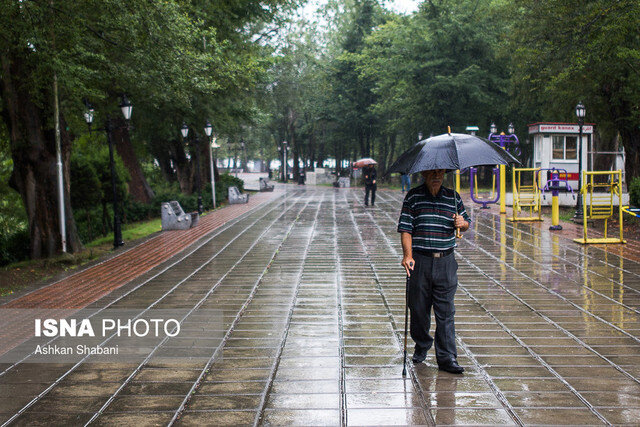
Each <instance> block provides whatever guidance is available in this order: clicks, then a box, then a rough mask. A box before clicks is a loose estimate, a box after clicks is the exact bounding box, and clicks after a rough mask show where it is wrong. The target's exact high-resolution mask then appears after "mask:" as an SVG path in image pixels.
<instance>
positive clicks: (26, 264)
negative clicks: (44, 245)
mask: <svg viewBox="0 0 640 427" xmlns="http://www.w3.org/2000/svg"><path fill="white" fill-rule="evenodd" d="M161 228H162V226H161V220H160V218H156V219H152V220H149V221H141V222H136V223H133V224H126V225H124V226H123V228H122V239H123V240H124V241H125V242H133V241H135V240H138V239H141V238H144V237H147V236H149V235H151V234H153V233H156V232H158V231H160V230H161ZM112 249H113V233H109V234H108V235H107V236H104V237H100V238H98V239H95V240H93V241H91V242H89V243H86V244H85V249H84V250H83V251H82V252H79V253H75V254H61V255H58V256H56V257H52V258H47V259H36V260H26V261H20V262H16V263H13V264H9V265H7V266H4V267H2V268H0V283H2V286H0V297H2V296H7V295H11V294H13V293H15V292H17V291H19V290H21V289H23V288H24V287H26V286H28V285H30V284H34V283H38V282H42V281H47V280H49V279H51V278H52V277H53V276H55V275H58V274H60V273H64V272H67V271H73V270H75V269H77V268H78V267H80V266H83V265H85V264H87V263H89V262H91V261H93V260H95V259H97V258H99V257H101V256H103V255H106V254H108V253H109V252H111V251H112Z"/></svg>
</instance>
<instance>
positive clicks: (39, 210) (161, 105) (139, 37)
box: [0, 0, 292, 258]
mask: <svg viewBox="0 0 640 427" xmlns="http://www.w3.org/2000/svg"><path fill="white" fill-rule="evenodd" d="M290 4H292V2H291V1H290V0H264V1H259V0H251V1H241V2H240V1H225V2H213V3H212V2H201V1H193V2H187V3H185V2H179V1H177V0H168V1H163V2H148V1H144V0H126V1H125V0H113V1H109V2H102V1H97V0H85V1H80V2H76V1H70V0H49V1H42V0H34V1H28V2H13V1H11V2H10V1H6V2H3V5H2V10H3V13H2V14H1V15H0V98H1V100H2V107H3V108H2V111H1V113H0V114H1V117H2V120H3V121H4V123H5V125H6V127H7V128H8V131H9V135H10V141H11V144H10V148H11V155H12V159H13V165H14V169H13V173H12V176H11V180H10V182H11V186H12V188H14V189H16V190H17V191H18V192H19V193H20V195H21V198H22V200H23V202H24V205H25V209H26V211H27V217H28V221H29V230H30V242H31V249H30V255H31V257H32V258H39V257H43V256H51V255H53V254H54V253H56V252H57V251H58V250H59V248H60V242H61V236H60V235H59V230H58V222H59V221H58V218H57V215H58V211H57V209H56V208H55V206H56V199H57V191H56V182H57V179H56V175H55V170H56V156H55V152H56V150H55V147H56V143H55V141H56V138H55V131H54V129H55V122H56V121H55V119H54V111H55V108H54V107H55V106H54V104H55V103H54V100H55V99H59V100H60V102H59V107H60V111H61V114H60V123H61V152H62V161H63V165H64V182H65V188H64V200H65V204H66V209H65V211H66V218H65V222H66V225H67V227H66V229H67V236H66V237H67V239H66V240H67V242H68V245H69V250H70V251H71V252H75V251H78V250H79V249H80V248H81V243H80V240H79V238H78V235H77V231H76V228H75V222H74V219H73V214H72V209H71V205H70V203H69V193H70V189H69V183H70V179H69V178H70V176H69V159H70V153H71V145H72V140H73V137H74V134H75V133H79V132H83V131H84V128H85V125H84V123H82V121H81V119H79V117H80V116H81V113H82V109H83V107H82V104H81V103H80V100H81V99H82V98H88V99H89V100H90V101H91V102H92V103H93V104H94V105H95V107H96V112H97V114H98V115H99V117H97V122H98V123H99V125H102V124H103V123H104V122H105V121H106V116H107V114H110V115H111V117H112V118H115V117H117V116H118V114H119V112H118V108H117V105H116V104H117V98H118V97H119V96H120V95H121V94H123V93H127V94H128V95H129V97H130V98H131V99H132V101H133V102H134V103H135V112H134V117H136V116H139V117H141V118H143V119H142V120H140V121H137V122H136V125H137V127H136V138H139V139H140V141H148V143H149V144H151V143H161V144H164V145H165V146H166V145H167V142H168V141H169V142H170V141H171V140H172V139H174V138H175V137H174V136H173V135H175V133H176V129H177V128H178V126H179V123H181V121H182V119H183V118H185V119H193V120H194V121H196V119H198V121H199V122H202V123H204V118H206V117H208V116H209V115H214V114H216V113H220V114H219V116H218V119H219V120H220V123H223V124H224V122H225V117H236V116H235V114H234V111H235V109H236V108H237V107H235V106H234V105H243V104H242V102H237V101H238V99H239V98H241V97H240V96H238V97H237V98H234V99H228V98H227V99H225V97H226V96H229V95H230V94H231V95H235V94H237V93H240V92H242V91H246V89H247V86H249V85H251V84H253V83H254V82H255V81H256V76H257V74H259V73H260V71H261V70H263V69H264V68H265V67H264V66H263V65H264V64H263V62H264V61H262V60H260V58H259V56H258V55H257V54H256V53H257V52H259V51H260V49H261V47H260V46H259V45H258V43H257V40H255V39H253V37H254V36H255V34H256V32H259V31H262V30H263V29H264V22H265V20H272V19H275V17H276V16H277V13H278V10H279V8H283V9H286V8H287V7H289V5H290ZM254 46H258V47H254ZM245 99H246V96H245ZM203 100H204V101H203ZM198 101H202V104H198V107H199V108H198V115H195V114H192V115H189V114H187V112H189V111H192V110H194V109H195V108H194V102H198ZM219 108H224V110H223V111H220V110H219ZM145 115H146V118H144V117H145ZM167 117H173V118H178V119H174V120H171V119H170V120H167ZM65 118H66V120H65ZM145 120H146V121H145ZM115 124H116V125H117V129H116V131H115V132H114V134H115V135H114V138H115V142H116V147H117V148H118V151H119V152H120V153H121V154H122V157H123V158H125V159H126V160H125V162H126V163H127V165H128V166H129V168H130V170H132V171H133V173H132V175H133V176H134V178H135V181H136V182H138V183H140V184H141V186H136V187H137V188H138V189H139V191H142V192H143V193H146V196H147V198H148V196H149V192H148V188H146V186H145V183H144V179H143V177H142V175H141V173H139V172H140V171H139V167H138V165H137V162H138V161H137V156H138V154H137V153H136V151H139V148H140V147H141V146H142V144H140V143H138V144H135V143H134V144H133V145H132V144H131V143H132V141H130V139H129V136H130V134H129V131H128V129H127V128H126V127H125V126H124V123H123V122H121V121H119V120H116V121H115ZM67 127H68V128H69V129H67ZM157 151H162V150H157ZM160 163H161V164H166V163H167V162H166V158H161V161H160Z"/></svg>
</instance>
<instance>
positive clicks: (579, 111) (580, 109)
mask: <svg viewBox="0 0 640 427" xmlns="http://www.w3.org/2000/svg"><path fill="white" fill-rule="evenodd" d="M586 113H587V109H586V108H584V105H583V104H582V102H578V105H576V117H577V118H578V120H584V116H585V114H586Z"/></svg>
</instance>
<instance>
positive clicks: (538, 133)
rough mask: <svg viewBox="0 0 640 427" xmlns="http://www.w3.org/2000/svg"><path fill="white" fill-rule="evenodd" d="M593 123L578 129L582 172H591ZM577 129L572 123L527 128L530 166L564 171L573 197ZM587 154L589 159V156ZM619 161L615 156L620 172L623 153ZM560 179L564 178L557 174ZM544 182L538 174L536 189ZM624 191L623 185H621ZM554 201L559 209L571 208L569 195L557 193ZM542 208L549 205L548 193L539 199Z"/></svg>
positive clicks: (576, 177) (545, 123) (535, 124)
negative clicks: (531, 144)
mask: <svg viewBox="0 0 640 427" xmlns="http://www.w3.org/2000/svg"><path fill="white" fill-rule="evenodd" d="M593 129H594V124H593V123H585V124H584V125H583V126H582V141H581V147H580V156H581V157H582V170H592V163H593V155H592V154H594V149H593ZM579 131H580V129H579V126H578V125H577V124H576V123H555V122H540V123H533V124H530V125H529V135H531V136H532V137H533V167H534V168H542V169H552V168H556V169H564V170H566V171H567V174H568V181H569V185H570V186H571V188H573V190H574V192H575V193H576V196H577V191H578V139H579V135H580V133H579ZM590 154H591V157H590ZM620 156H621V159H618V158H617V157H616V161H615V165H616V166H615V167H616V168H620V169H622V170H623V173H624V153H623V152H621V153H620ZM561 177H564V176H563V175H561ZM546 182H547V173H546V171H542V172H541V173H540V187H544V185H545V184H546ZM623 189H626V186H623ZM558 199H559V200H558V201H559V202H560V205H561V206H575V204H576V202H575V200H574V199H573V197H572V196H571V194H570V193H567V194H564V193H560V195H559V197H558ZM625 200H628V194H623V203H625ZM542 204H543V205H551V194H547V197H546V198H545V199H543V200H542Z"/></svg>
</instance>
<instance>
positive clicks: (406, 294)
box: [402, 274, 409, 377]
mask: <svg viewBox="0 0 640 427" xmlns="http://www.w3.org/2000/svg"><path fill="white" fill-rule="evenodd" d="M408 318H409V275H408V274H407V285H406V286H405V292H404V358H403V359H402V376H403V377H406V376H407V319H408Z"/></svg>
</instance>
